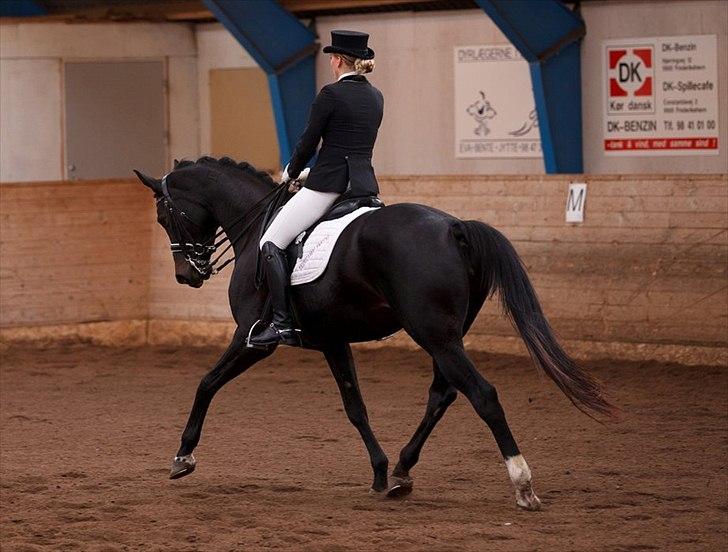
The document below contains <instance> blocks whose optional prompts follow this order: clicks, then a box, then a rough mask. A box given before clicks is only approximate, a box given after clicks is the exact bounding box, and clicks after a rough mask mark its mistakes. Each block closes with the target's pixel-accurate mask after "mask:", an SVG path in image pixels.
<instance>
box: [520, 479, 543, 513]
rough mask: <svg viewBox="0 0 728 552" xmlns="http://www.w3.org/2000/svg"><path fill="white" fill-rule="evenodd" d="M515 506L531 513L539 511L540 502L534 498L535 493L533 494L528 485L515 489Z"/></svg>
mask: <svg viewBox="0 0 728 552" xmlns="http://www.w3.org/2000/svg"><path fill="white" fill-rule="evenodd" d="M516 504H518V506H520V507H521V508H523V509H524V510H529V511H531V512H535V511H536V510H540V509H541V501H540V500H539V498H538V497H537V496H536V493H534V492H533V488H532V487H531V484H530V483H528V485H527V486H524V487H522V488H521V489H516Z"/></svg>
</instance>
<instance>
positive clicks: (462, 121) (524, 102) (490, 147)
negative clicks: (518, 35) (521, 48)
mask: <svg viewBox="0 0 728 552" xmlns="http://www.w3.org/2000/svg"><path fill="white" fill-rule="evenodd" d="M455 157H460V158H480V157H542V153H541V139H540V137H539V133H538V118H537V117H536V104H535V102H534V100H533V90H532V88H531V75H530V73H529V70H528V63H527V62H526V61H525V60H524V59H523V57H522V56H521V54H520V53H519V52H518V50H516V49H515V48H514V47H513V46H511V45H510V44H496V45H490V46H458V47H456V48H455Z"/></svg>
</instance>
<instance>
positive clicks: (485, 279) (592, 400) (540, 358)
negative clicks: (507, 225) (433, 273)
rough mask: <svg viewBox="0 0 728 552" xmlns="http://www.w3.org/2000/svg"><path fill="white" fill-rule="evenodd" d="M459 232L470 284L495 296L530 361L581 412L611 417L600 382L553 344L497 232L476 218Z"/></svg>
mask: <svg viewBox="0 0 728 552" xmlns="http://www.w3.org/2000/svg"><path fill="white" fill-rule="evenodd" d="M462 233H463V237H464V238H465V240H466V242H467V251H468V257H469V261H470V265H471V267H472V271H473V275H472V279H473V284H474V285H475V286H476V287H477V289H478V290H479V291H480V292H481V294H483V295H484V298H487V297H489V296H491V295H492V294H493V293H495V291H498V292H499V294H500V299H501V303H502V305H503V311H504V313H505V314H506V315H507V316H508V318H509V319H510V321H511V323H512V324H513V326H514V327H515V328H516V329H517V330H518V332H519V333H520V334H521V337H522V338H523V340H524V342H525V343H526V347H527V348H528V352H529V353H530V355H531V358H532V359H533V361H534V363H535V364H536V365H537V366H539V367H540V368H541V369H543V371H544V372H546V374H548V376H549V377H550V378H551V379H552V380H553V381H554V383H555V384H556V385H557V386H558V387H559V389H561V391H563V393H564V394H565V395H566V396H567V397H568V398H569V400H570V401H571V402H572V403H574V405H575V406H576V407H577V408H578V409H579V410H581V411H582V412H584V413H586V414H589V412H590V411H591V412H595V413H598V414H607V415H611V414H612V413H613V407H612V405H611V404H610V403H609V402H608V401H607V400H606V399H605V398H604V396H603V395H602V391H601V388H600V385H599V383H598V382H597V381H596V380H595V379H594V378H593V377H592V376H590V375H589V374H587V373H586V372H584V371H583V370H582V369H581V368H579V366H578V365H577V364H576V362H574V360H573V359H571V358H570V357H569V355H568V354H567V353H566V352H565V351H564V350H563V349H562V347H561V345H559V343H558V341H557V340H556V337H555V336H554V332H553V330H552V329H551V326H550V325H549V323H548V321H547V320H546V316H545V315H544V314H543V311H542V310H541V305H540V304H539V301H538V297H537V296H536V291H535V290H534V289H533V286H532V285H531V282H530V281H529V279H528V275H527V274H526V270H525V268H524V266H523V263H522V261H521V259H520V257H519V256H518V253H517V252H516V250H515V249H514V248H513V245H512V244H511V242H509V241H508V239H507V238H506V237H505V236H504V235H503V234H501V233H500V232H499V231H498V230H496V229H495V228H492V227H491V226H488V225H487V224H484V223H482V222H479V221H475V220H469V221H464V222H463V223H462ZM481 297H482V295H481Z"/></svg>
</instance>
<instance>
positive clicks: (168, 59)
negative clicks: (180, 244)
mask: <svg viewBox="0 0 728 552" xmlns="http://www.w3.org/2000/svg"><path fill="white" fill-rule="evenodd" d="M84 60H85V61H91V60H93V61H129V60H163V61H164V62H165V64H166V69H167V81H168V94H167V108H168V117H167V126H168V131H169V142H168V148H167V160H166V164H167V166H171V160H172V159H174V158H175V157H189V156H195V155H196V154H197V152H198V151H199V143H198V134H199V122H198V111H197V106H198V99H197V92H198V87H197V81H198V79H197V47H196V44H195V33H194V31H193V27H192V26H191V25H186V24H178V23H174V24H168V23H84V24H65V23H0V87H1V88H2V94H0V100H1V103H0V181H3V182H20V181H43V180H46V181H50V180H61V179H63V178H66V169H65V163H66V162H65V158H64V155H65V154H64V142H65V137H64V120H63V119H64V113H63V111H64V108H63V98H64V91H63V64H64V62H65V61H84Z"/></svg>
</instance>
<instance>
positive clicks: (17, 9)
mask: <svg viewBox="0 0 728 552" xmlns="http://www.w3.org/2000/svg"><path fill="white" fill-rule="evenodd" d="M45 14H46V10H45V8H43V6H41V5H39V4H38V2H34V1H33V0H0V17H30V16H34V15H45Z"/></svg>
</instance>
